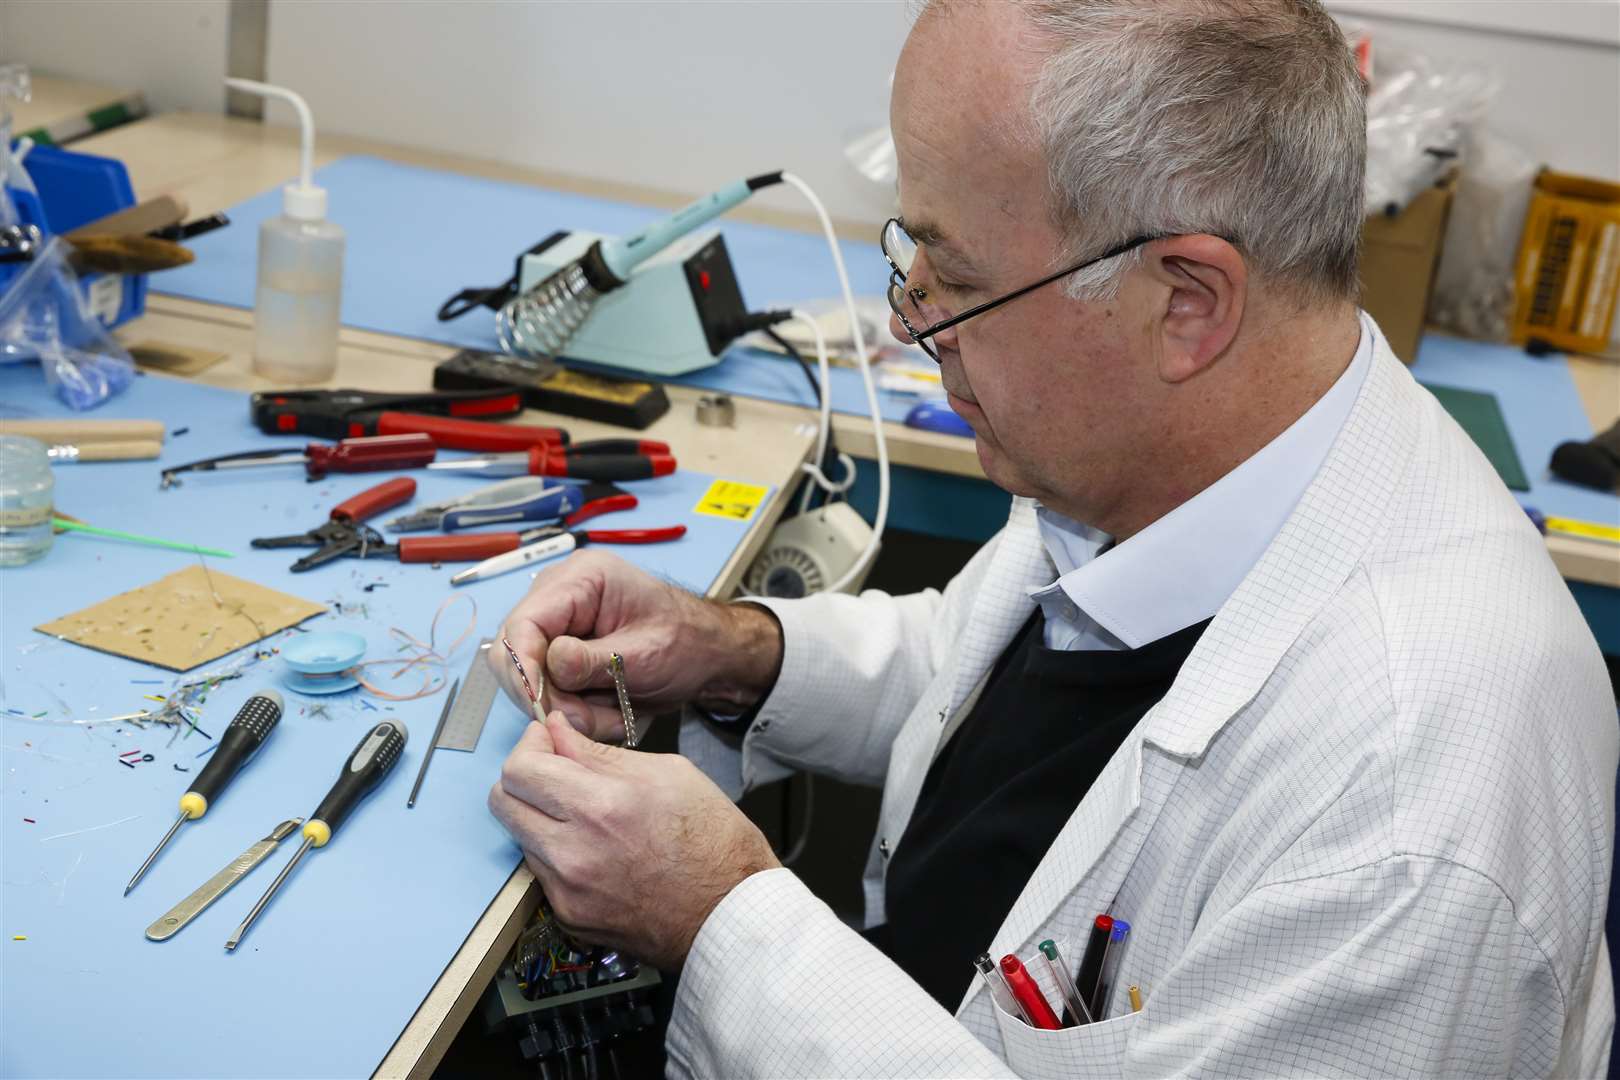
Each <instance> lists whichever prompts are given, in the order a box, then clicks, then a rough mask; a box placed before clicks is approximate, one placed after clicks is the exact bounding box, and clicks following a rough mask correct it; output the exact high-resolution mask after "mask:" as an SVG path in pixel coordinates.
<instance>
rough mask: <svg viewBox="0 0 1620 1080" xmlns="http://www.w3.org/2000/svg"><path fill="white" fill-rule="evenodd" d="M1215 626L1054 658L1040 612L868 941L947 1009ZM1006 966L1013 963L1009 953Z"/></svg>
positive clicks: (981, 712) (954, 756)
mask: <svg viewBox="0 0 1620 1080" xmlns="http://www.w3.org/2000/svg"><path fill="white" fill-rule="evenodd" d="M1208 625H1209V621H1208V620H1205V621H1204V622H1201V623H1198V624H1197V625H1195V626H1189V627H1187V628H1186V629H1185V630H1181V631H1178V632H1177V633H1174V634H1171V635H1170V636H1169V637H1165V638H1161V639H1159V640H1158V641H1155V642H1151V643H1149V644H1147V645H1144V646H1142V647H1141V648H1139V649H1129V650H1123V651H1103V650H1077V651H1064V650H1058V649H1048V648H1046V646H1045V645H1044V644H1043V640H1044V638H1043V632H1044V626H1045V621H1044V619H1043V618H1042V616H1041V613H1040V611H1039V610H1038V609H1037V611H1036V612H1035V614H1034V615H1032V616H1031V617H1030V619H1029V621H1028V622H1027V623H1025V624H1024V627H1023V629H1022V630H1020V631H1019V633H1018V636H1017V637H1016V638H1014V639H1013V642H1012V644H1010V645H1008V646H1007V649H1006V651H1005V652H1003V653H1002V654H1001V657H1000V658H999V659H998V660H997V661H996V665H995V667H994V669H993V670H992V671H991V674H990V679H989V681H988V683H986V685H985V689H984V692H983V693H982V694H981V695H980V697H979V700H978V702H977V704H975V705H974V707H973V710H972V712H971V713H969V715H968V716H967V718H966V719H965V720H963V721H962V724H961V726H960V727H959V728H958V729H957V731H956V733H955V734H954V735H953V736H952V737H951V739H950V741H949V742H948V743H947V744H946V745H945V747H944V748H943V749H942V750H941V751H940V753H939V756H938V757H936V758H935V759H934V762H933V764H932V765H931V766H930V767H929V770H928V776H927V778H926V779H924V781H923V786H922V791H921V793H920V794H919V795H918V797H917V808H916V810H915V811H914V812H913V813H912V815H911V822H910V824H909V825H907V826H906V831H905V834H904V835H903V836H902V837H901V838H900V841H899V843H898V844H896V845H895V847H894V852H893V856H892V857H891V859H890V862H889V868H888V874H887V880H886V888H885V893H886V895H887V912H886V914H887V922H886V923H885V925H883V926H879V927H875V928H874V929H873V930H872V931H871V932H870V933H869V934H868V937H869V938H870V939H871V940H872V941H873V943H874V944H876V945H877V946H878V947H879V948H881V949H882V950H883V951H884V952H886V953H887V954H888V955H889V957H890V958H891V959H893V960H894V962H895V963H897V964H899V965H900V967H901V968H903V969H904V970H905V971H906V973H907V974H908V975H910V976H911V977H912V978H913V979H915V980H916V981H917V982H918V983H919V984H921V985H922V987H923V989H925V990H927V991H928V992H929V993H930V994H932V995H933V996H934V998H935V999H936V1000H937V1001H938V1002H939V1003H940V1004H941V1005H943V1006H945V1008H946V1009H949V1010H952V1011H954V1010H955V1009H956V1006H957V1005H958V1004H960V1003H961V1000H962V994H963V992H964V991H966V990H967V988H968V984H969V982H970V981H971V980H972V979H973V978H974V971H973V958H974V957H975V956H977V955H978V954H979V953H981V952H983V951H984V950H985V949H987V948H989V947H990V941H991V939H992V938H993V937H995V933H996V930H997V929H998V928H999V927H1000V926H1001V923H1002V922H1003V920H1005V918H1006V917H1007V913H1008V912H1009V911H1011V910H1012V905H1013V902H1014V901H1015V900H1016V899H1017V898H1018V894H1019V893H1020V892H1022V891H1023V888H1024V885H1025V884H1026V883H1027V882H1028V881H1029V879H1030V876H1031V875H1032V874H1034V872H1035V867H1036V865H1037V864H1038V863H1039V862H1040V861H1041V858H1042V857H1043V856H1044V855H1045V854H1046V849H1047V848H1049V847H1051V846H1052V841H1053V840H1054V839H1056V838H1057V834H1058V832H1059V831H1060V830H1061V829H1062V828H1063V825H1064V823H1065V822H1067V821H1068V819H1069V817H1070V815H1072V814H1073V813H1074V810H1075V807H1076V806H1078V805H1079V803H1080V800H1081V798H1083V797H1084V796H1085V793H1086V792H1087V791H1088V790H1089V789H1090V788H1091V785H1092V782H1093V781H1095V780H1096V779H1097V776H1098V774H1099V773H1101V772H1102V769H1103V766H1104V765H1106V764H1107V763H1108V759H1109V758H1110V757H1112V756H1113V754H1114V751H1115V750H1117V749H1119V747H1120V745H1121V744H1122V743H1123V742H1124V741H1125V737H1126V736H1127V735H1128V734H1130V731H1131V729H1132V728H1134V727H1135V726H1136V723H1137V721H1139V720H1141V719H1142V717H1143V716H1144V715H1145V714H1146V713H1147V711H1148V710H1149V709H1151V708H1152V707H1153V706H1154V705H1155V704H1156V703H1157V702H1158V700H1159V699H1160V698H1162V697H1163V696H1164V695H1165V694H1166V693H1167V692H1168V691H1169V689H1170V684H1171V683H1172V682H1174V681H1175V677H1176V673H1177V672H1178V671H1180V670H1181V665H1182V663H1183V662H1184V661H1185V660H1186V659H1187V656H1188V655H1189V654H1190V653H1191V652H1192V650H1193V646H1194V645H1196V644H1197V643H1198V638H1199V636H1200V635H1201V634H1203V632H1204V628H1205V627H1206V626H1208ZM996 959H1000V958H999V957H997V958H996Z"/></svg>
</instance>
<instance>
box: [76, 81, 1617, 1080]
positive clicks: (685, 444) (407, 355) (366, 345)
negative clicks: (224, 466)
mask: <svg viewBox="0 0 1620 1080" xmlns="http://www.w3.org/2000/svg"><path fill="white" fill-rule="evenodd" d="M75 149H80V150H83V151H85V152H88V153H96V154H102V155H106V156H110V157H116V158H118V159H120V160H122V161H123V162H125V164H126V165H127V166H128V168H129V170H130V174H131V178H132V180H133V182H134V186H135V189H136V191H137V193H138V194H139V196H140V197H142V198H149V197H151V196H154V195H158V194H165V193H168V194H176V195H179V196H181V197H182V198H184V199H185V200H186V201H187V202H188V203H189V206H190V210H191V213H192V215H193V216H197V215H201V214H206V213H209V212H212V211H216V210H222V209H226V208H229V207H231V206H234V205H236V204H237V203H239V202H242V201H243V200H245V199H248V198H250V197H252V196H255V195H257V194H259V193H261V192H263V191H266V190H268V189H271V188H274V187H276V186H278V185H280V184H282V183H285V182H286V181H287V180H288V178H290V177H291V176H293V175H294V174H295V173H296V171H297V168H298V150H297V135H296V132H295V131H293V130H290V129H285V128H280V127H273V126H266V125H262V124H259V123H257V122H252V121H244V120H237V119H231V118H226V117H222V116H209V115H199V114H184V113H181V114H169V115H164V116H159V117H151V118H147V119H144V120H141V121H139V122H136V123H132V124H127V125H124V126H122V127H119V128H117V129H114V130H111V131H107V132H104V133H101V134H98V135H96V136H93V137H91V138H88V139H85V140H83V141H81V142H80V143H78V144H76V146H75ZM356 154H365V155H371V156H374V157H381V158H386V159H388V160H392V161H398V162H404V163H408V164H414V165H421V166H425V167H430V168H437V169H447V170H452V171H458V172H464V173H466V174H468V175H473V176H480V177H486V178H491V179H498V180H505V181H510V182H516V183H523V184H533V185H537V186H542V187H547V188H551V189H554V190H561V191H571V192H578V193H586V194H593V195H598V196H601V195H606V196H608V197H613V198H619V199H623V200H626V201H634V202H640V203H644V204H646V205H650V206H657V207H674V206H678V205H681V204H682V203H684V202H685V201H686V200H685V198H683V197H681V196H679V195H676V194H673V193H670V192H665V191H660V190H658V189H656V188H652V187H649V188H635V187H627V186H624V185H602V184H599V183H596V182H592V181H588V180H585V179H582V178H579V177H572V176H567V175H561V174H553V173H542V172H538V171H535V170H529V169H523V168H518V167H513V166H508V165H503V164H499V163H495V162H487V161H475V160H470V159H466V158H459V157H454V156H451V155H445V154H441V153H437V152H433V151H428V150H418V149H411V148H404V147H397V146H387V145H382V144H378V143H374V142H370V141H368V140H363V139H356V138H349V137H342V136H336V135H328V134H322V135H320V137H319V138H318V140H317V164H318V165H319V164H327V163H330V162H332V161H335V160H337V159H339V158H342V157H346V156H349V155H356ZM733 216H735V217H737V218H738V219H740V220H745V221H752V222H756V223H761V224H768V225H775V226H780V227H786V228H795V229H801V230H808V229H810V228H812V227H813V223H812V222H811V220H810V219H809V218H808V217H799V216H796V215H791V214H784V213H781V212H775V211H769V210H764V209H761V208H758V207H749V206H744V207H742V208H739V209H738V210H736V211H734V212H733ZM868 230H869V227H867V226H863V225H860V224H858V223H854V224H852V223H840V233H841V235H848V236H852V237H854V238H857V239H860V240H866V241H869V240H870V239H871V235H870V232H869V231H868ZM152 287H153V292H152V293H151V294H150V295H149V300H148V306H147V314H146V315H145V316H144V317H143V318H141V319H140V320H137V321H136V322H134V323H132V324H130V325H129V326H127V327H125V328H123V329H122V330H121V332H120V335H119V336H120V337H121V339H122V340H124V341H125V342H126V343H134V342H142V341H157V342H164V343H170V344H176V345H181V346H186V347H195V348H202V349H213V350H217V351H219V352H223V353H225V354H226V356H227V359H226V360H225V361H224V362H223V363H221V364H219V365H217V366H215V367H213V368H211V369H209V370H208V371H206V372H204V373H202V374H201V375H199V376H197V377H196V381H198V382H201V383H204V384H208V385H212V386H218V387H224V388H229V389H234V390H253V389H264V388H267V386H268V384H266V383H265V382H264V381H263V380H261V379H259V378H257V377H256V376H254V375H253V374H252V372H251V368H250V357H251V351H252V315H251V312H248V311H243V310H240V309H235V308H228V307H222V306H218V305H213V304H206V303H200V302H197V301H191V300H185V299H180V298H176V297H172V296H165V295H163V294H162V291H161V290H162V287H163V282H162V278H161V276H157V277H154V278H153V281H152ZM454 351H455V350H454V349H452V348H450V347H448V346H445V345H440V344H435V343H432V342H427V341H421V340H413V339H408V338H402V337H396V336H393V335H388V334H381V333H375V332H368V331H364V330H357V329H354V328H351V327H345V328H344V329H343V331H342V333H341V343H340V349H339V369H338V374H337V375H336V377H335V378H334V379H333V380H332V382H331V384H330V385H334V386H337V385H342V386H356V387H363V388H366V389H377V390H392V389H397V390H417V389H425V388H427V387H428V386H429V385H430V378H431V373H432V368H433V366H434V364H436V363H437V362H439V361H441V360H443V359H445V358H447V357H448V356H450V355H451V354H452V353H453V352H454ZM1570 369H1571V373H1572V376H1573V377H1574V379H1575V381H1576V384H1577V385H1578V387H1579V389H1580V392H1581V396H1582V399H1583V402H1584V403H1585V405H1586V409H1587V412H1588V414H1589V417H1590V419H1591V422H1592V424H1593V426H1594V428H1602V427H1604V426H1606V425H1607V424H1608V423H1610V422H1612V420H1613V418H1614V416H1615V414H1616V413H1617V412H1620V371H1617V369H1616V367H1615V365H1613V364H1605V363H1603V362H1600V361H1594V360H1583V359H1579V358H1572V359H1571V360H1570ZM152 377H156V378H161V376H152ZM668 392H669V396H670V399H671V403H672V408H671V411H670V412H669V414H668V415H666V416H665V417H664V418H662V419H661V420H659V421H658V422H657V423H656V424H654V425H653V426H652V427H651V428H650V429H648V432H647V434H648V436H649V437H651V438H658V439H663V440H665V441H667V442H669V443H671V445H673V446H674V447H675V448H676V451H677V453H678V455H679V456H680V459H681V463H682V466H683V467H690V468H693V469H697V470H700V471H704V472H708V473H712V474H714V475H717V476H725V477H727V478H733V479H739V480H743V481H746V482H749V483H757V484H761V485H770V486H771V487H772V488H773V495H772V497H771V499H770V500H769V501H768V502H767V504H766V505H764V506H762V507H761V510H760V512H759V514H758V515H757V517H756V519H755V520H754V522H753V524H752V527H751V528H750V529H749V531H748V532H747V534H746V536H745V537H744V538H743V539H742V541H741V542H740V543H739V545H738V546H737V548H736V550H735V552H734V553H733V555H732V556H731V558H730V560H729V561H728V562H727V564H726V566H725V569H724V571H723V572H722V574H721V575H720V576H719V577H718V578H717V579H716V581H715V583H714V585H713V587H712V588H711V590H710V592H711V594H712V595H717V596H718V595H727V594H729V593H730V592H731V591H732V589H733V588H734V587H735V585H736V583H737V582H738V580H739V579H740V576H741V574H742V572H743V571H744V570H745V568H746V567H747V565H748V564H749V562H750V561H751V559H752V558H753V557H754V555H755V554H756V553H757V552H758V551H759V549H760V547H761V545H762V544H763V543H764V541H765V539H766V538H767V537H768V535H769V532H770V530H771V528H772V526H773V525H774V524H775V523H776V521H777V520H778V519H779V517H780V516H781V513H782V511H783V508H784V502H783V500H784V499H785V497H786V495H787V493H788V492H789V491H790V490H791V488H792V486H793V483H794V480H795V478H796V476H797V475H798V469H799V466H800V465H801V464H802V463H803V462H804V461H805V460H806V458H807V456H808V454H809V453H810V451H811V446H812V442H813V438H814V426H813V423H812V420H813V415H812V413H811V412H810V411H808V410H806V409H803V408H798V407H794V406H791V405H784V404H778V403H773V402H769V401H762V400H756V399H750V398H738V399H737V422H736V426H735V428H731V429H719V428H709V427H704V426H701V425H699V424H697V422H696V418H695V403H696V401H697V399H698V398H699V397H700V396H701V394H700V392H699V391H697V390H693V389H690V388H684V387H680V386H670V387H669V388H668ZM522 420H523V421H524V422H539V423H562V424H565V425H566V426H568V427H569V428H570V429H571V430H572V431H573V432H574V433H575V436H576V437H577V438H589V437H593V436H597V435H607V434H619V433H621V432H620V431H618V430H617V429H608V428H605V427H601V426H599V425H593V424H590V423H587V422H583V421H578V420H573V419H564V418H556V417H549V416H546V415H544V414H535V413H532V412H531V413H527V414H525V416H524V417H523V418H522ZM835 431H836V434H837V438H838V441H839V444H840V446H841V447H842V448H844V449H846V450H848V451H849V452H850V453H852V454H854V455H856V456H865V457H869V456H870V455H871V454H872V453H873V441H872V438H871V432H870V423H869V421H868V420H866V419H864V418H860V417H852V416H839V417H836V418H835ZM885 432H886V435H887V439H888V449H889V455H890V459H891V461H892V462H893V463H895V464H896V465H900V466H910V467H913V468H917V469H921V470H926V471H928V472H930V473H933V474H939V475H944V476H949V477H955V478H960V479H962V480H982V478H983V474H982V472H981V471H980V469H979V465H978V460H977V457H976V455H975V453H974V450H973V446H972V442H971V440H967V439H962V438H959V437H956V436H949V435H940V434H934V433H929V432H922V431H918V430H915V429H912V428H907V427H905V426H903V425H900V424H895V423H888V424H886V425H885ZM1526 465H1527V466H1528V467H1531V468H1539V467H1540V465H1541V463H1539V462H1529V461H1527V462H1526ZM1549 550H1550V551H1551V553H1552V556H1553V558H1554V559H1555V561H1556V562H1557V563H1558V565H1559V566H1560V569H1561V570H1562V571H1563V572H1564V573H1565V574H1566V576H1568V577H1570V578H1571V579H1573V580H1578V581H1586V582H1591V583H1595V584H1599V585H1605V586H1609V587H1611V588H1613V587H1620V549H1617V548H1615V547H1613V546H1610V545H1604V544H1600V543H1595V542H1590V541H1582V540H1575V539H1569V538H1564V537H1555V538H1552V539H1550V540H1549ZM537 903H538V895H537V889H536V888H535V886H534V882H533V880H532V878H531V876H530V875H529V873H528V872H527V870H525V869H524V868H522V867H521V866H520V867H519V868H518V869H517V870H516V871H515V872H514V873H513V874H512V876H511V878H510V879H509V880H508V881H507V882H506V884H505V886H504V887H502V888H501V890H500V891H499V893H498V894H497V895H496V896H495V897H493V899H492V901H491V903H490V905H489V907H488V909H487V910H486V911H485V912H484V914H483V915H482V917H481V918H479V919H478V920H477V922H476V924H475V925H474V926H473V927H472V929H471V931H470V933H469V934H468V936H467V939H466V941H465V943H464V944H463V946H462V947H461V949H460V950H459V951H458V952H457V953H456V955H455V956H454V958H453V959H451V960H450V962H449V963H448V964H447V966H446V967H445V969H444V972H443V974H442V975H441V976H440V977H439V979H438V982H437V983H436V984H435V985H434V986H433V988H432V989H431V991H430V992H428V993H427V995H426V996H425V998H424V999H423V1001H422V1002H421V1004H420V1006H419V1007H418V1008H417V1010H416V1013H415V1015H414V1016H412V1017H410V1018H409V1020H408V1022H407V1021H406V1018H404V1017H401V1022H402V1031H401V1033H400V1035H399V1038H398V1040H397V1041H396V1042H395V1044H394V1045H393V1047H392V1049H391V1050H390V1051H389V1052H388V1054H387V1056H386V1057H385V1058H384V1059H383V1060H382V1061H381V1062H380V1063H379V1064H378V1066H377V1070H376V1074H377V1075H379V1076H406V1075H408V1076H427V1075H429V1074H430V1073H431V1072H432V1070H433V1068H434V1066H435V1065H436V1064H437V1062H438V1061H439V1060H440V1059H441V1058H442V1056H443V1054H444V1052H445V1050H446V1048H447V1047H448V1045H449V1043H450V1041H451V1040H452V1039H453V1037H454V1036H455V1034H456V1032H457V1031H458V1030H459V1029H460V1027H461V1026H462V1024H463V1023H464V1021H465V1020H466V1018H467V1016H468V1015H469V1013H470V1011H471V1009H472V1008H473V1005H474V1003H475V1002H476V1000H477V998H478V996H479V994H480V993H481V992H482V990H483V988H484V987H485V986H486V985H487V983H488V981H489V980H490V978H491V976H492V975H493V973H494V971H495V969H496V968H497V966H498V965H499V963H500V961H501V960H502V958H503V957H504V956H505V954H506V953H507V951H508V950H509V948H510V946H511V944H512V942H513V941H514V940H515V938H516V936H517V934H518V932H519V930H520V929H521V928H522V926H523V925H524V923H525V922H526V920H527V919H528V918H529V917H530V915H531V914H532V912H533V910H534V908H535V906H536V904H537Z"/></svg>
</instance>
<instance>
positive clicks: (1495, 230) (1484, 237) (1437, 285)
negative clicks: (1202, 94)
mask: <svg viewBox="0 0 1620 1080" xmlns="http://www.w3.org/2000/svg"><path fill="white" fill-rule="evenodd" d="M1464 155H1465V156H1466V157H1467V159H1468V167H1467V168H1465V169H1463V170H1462V173H1461V175H1460V176H1459V177H1458V180H1457V194H1456V197H1455V198H1454V199H1453V201H1452V204H1451V220H1450V221H1449V223H1448V224H1447V226H1446V238H1445V242H1444V243H1443V244H1442V246H1441V248H1440V269H1439V270H1438V272H1437V273H1436V274H1435V277H1434V293H1433V296H1432V298H1431V299H1430V300H1429V321H1431V322H1433V323H1435V324H1436V325H1438V326H1442V327H1445V328H1446V329H1449V330H1453V331H1456V332H1457V333H1460V334H1463V335H1466V336H1468V337H1473V338H1479V339H1481V340H1484V341H1506V340H1507V339H1508V328H1509V324H1510V323H1511V322H1512V319H1513V312H1514V307H1515V296H1516V293H1515V286H1514V268H1515V266H1516V264H1517V262H1518V251H1519V235H1520V233H1522V232H1523V231H1524V215H1525V211H1526V210H1527V209H1528V208H1529V206H1530V189H1531V187H1532V186H1533V185H1534V184H1535V179H1536V173H1537V172H1538V171H1539V170H1540V163H1539V162H1537V161H1536V159H1535V158H1533V157H1531V156H1530V153H1529V152H1528V151H1527V150H1525V149H1524V148H1523V147H1521V146H1517V145H1515V144H1514V143H1512V142H1510V141H1508V140H1507V139H1504V138H1502V137H1500V136H1498V135H1495V134H1492V133H1491V132H1489V131H1485V130H1483V129H1481V128H1479V127H1475V128H1473V129H1471V130H1470V131H1469V133H1468V137H1467V143H1466V147H1465V150H1464Z"/></svg>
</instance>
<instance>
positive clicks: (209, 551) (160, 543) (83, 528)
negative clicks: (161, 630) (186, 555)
mask: <svg viewBox="0 0 1620 1080" xmlns="http://www.w3.org/2000/svg"><path fill="white" fill-rule="evenodd" d="M51 524H52V525H55V526H56V527H57V528H58V529H67V530H68V531H69V532H82V533H89V534H90V535H91V536H105V537H107V538H109V539H112V540H128V541H129V542H130V543H133V544H146V545H147V546H148V547H160V548H168V549H169V550H171V551H188V552H191V553H192V554H194V555H212V556H214V557H215V558H216V559H234V558H235V557H236V556H234V555H232V554H231V553H230V552H228V551H218V550H216V549H214V548H205V547H198V546H197V545H196V544H181V543H177V542H175V541H173V540H159V539H157V538H156V537H153V536H136V535H135V534H134V533H127V532H119V531H118V530H117V529H98V528H96V527H95V526H94V525H81V524H79V523H78V522H77V521H68V520H66V519H65V518H52V519H51Z"/></svg>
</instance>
